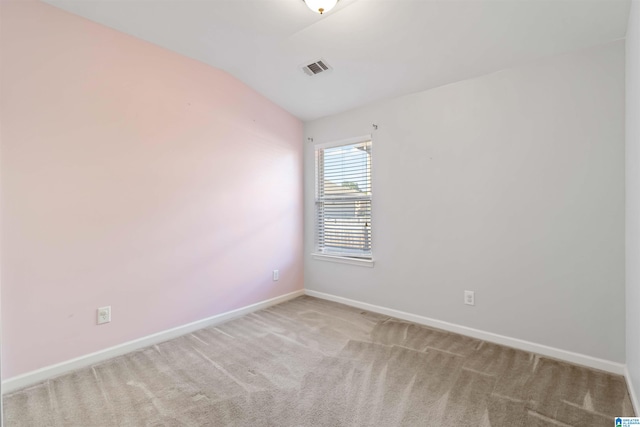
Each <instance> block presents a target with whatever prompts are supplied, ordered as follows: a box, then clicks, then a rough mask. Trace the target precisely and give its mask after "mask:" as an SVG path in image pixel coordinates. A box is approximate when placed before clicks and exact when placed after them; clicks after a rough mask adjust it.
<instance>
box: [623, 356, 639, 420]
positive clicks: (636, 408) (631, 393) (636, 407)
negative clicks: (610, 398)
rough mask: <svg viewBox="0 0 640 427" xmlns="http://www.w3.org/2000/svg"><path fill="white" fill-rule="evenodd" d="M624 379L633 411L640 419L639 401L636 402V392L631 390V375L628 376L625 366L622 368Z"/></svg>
mask: <svg viewBox="0 0 640 427" xmlns="http://www.w3.org/2000/svg"><path fill="white" fill-rule="evenodd" d="M624 378H625V380H627V389H628V390H629V397H630V398H631V404H632V405H633V410H634V412H635V413H636V417H640V400H638V395H637V394H636V390H635V389H634V388H633V386H634V384H633V382H631V375H630V374H629V369H628V368H627V367H626V366H625V367H624Z"/></svg>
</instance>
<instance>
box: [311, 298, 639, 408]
mask: <svg viewBox="0 0 640 427" xmlns="http://www.w3.org/2000/svg"><path fill="white" fill-rule="evenodd" d="M305 294H306V295H309V296H312V297H317V298H322V299H326V300H329V301H334V302H339V303H341V304H345V305H349V306H352V307H357V308H360V309H363V310H367V311H372V312H374V313H379V314H384V315H387V316H391V317H396V318H398V319H402V320H407V321H409V322H414V323H418V324H421V325H425V326H430V327H433V328H438V329H443V330H445V331H449V332H455V333H457V334H461V335H466V336H469V337H473V338H477V339H480V340H483V341H489V342H492V343H496V344H501V345H505V346H507V347H513V348H517V349H519V350H524V351H528V352H530V353H537V354H541V355H543V356H548V357H551V358H554V359H558V360H563V361H566V362H570V363H574V364H577V365H583V366H587V367H590V368H595V369H600V370H602V371H607V372H611V373H613V374H618V375H624V374H625V368H626V366H625V365H624V364H622V363H617V362H612V361H609V360H604V359H598V358H596V357H591V356H587V355H584V354H580V353H574V352H571V351H567V350H561V349H559V348H554V347H549V346H546V345H542V344H536V343H533V342H529V341H524V340H520V339H517V338H511V337H507V336H504V335H498V334H494V333H492V332H485V331H481V330H479V329H474V328H469V327H467V326H461V325H456V324H454V323H449V322H444V321H442V320H436V319H431V318H429V317H425V316H420V315H417V314H411V313H407V312H404V311H400V310H394V309H392V308H387V307H382V306H379V305H373V304H368V303H366V302H360V301H356V300H352V299H348V298H343V297H339V296H336V295H331V294H325V293H323V292H317V291H312V290H310V289H305ZM636 411H637V409H636Z"/></svg>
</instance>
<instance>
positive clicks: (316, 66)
mask: <svg viewBox="0 0 640 427" xmlns="http://www.w3.org/2000/svg"><path fill="white" fill-rule="evenodd" d="M331 70H332V68H331V67H330V66H329V64H327V61H325V60H324V59H318V60H317V61H315V62H312V63H311V64H307V65H303V66H302V71H304V72H305V74H306V75H308V76H315V75H316V74H320V73H326V72H327V71H331Z"/></svg>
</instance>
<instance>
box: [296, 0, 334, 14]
mask: <svg viewBox="0 0 640 427" xmlns="http://www.w3.org/2000/svg"><path fill="white" fill-rule="evenodd" d="M304 2H305V3H306V4H307V6H308V7H309V9H311V10H313V11H314V12H315V13H319V14H320V15H322V14H323V13H325V12H329V11H330V10H331V9H333V7H334V6H335V5H336V3H338V0H304Z"/></svg>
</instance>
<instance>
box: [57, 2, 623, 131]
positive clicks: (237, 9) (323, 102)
mask: <svg viewBox="0 0 640 427" xmlns="http://www.w3.org/2000/svg"><path fill="white" fill-rule="evenodd" d="M47 3H50V4H52V5H54V6H57V7H60V8H62V9H65V10H68V11H70V12H72V13H75V14H78V15H81V16H83V17H86V18H88V19H91V20H93V21H95V22H98V23H101V24H104V25H106V26H108V27H111V28H114V29H117V30H120V31H123V32H125V33H127V34H130V35H133V36H136V37H138V38H140V39H143V40H146V41H149V42H151V43H154V44H157V45H159V46H163V47H165V48H167V49H170V50H172V51H175V52H178V53H181V54H183V55H186V56H188V57H191V58H194V59H197V60H200V61H202V62H205V63H207V64H210V65H212V66H214V67H217V68H221V69H223V70H226V71H227V72H229V73H230V74H232V75H234V76H235V77H237V78H238V79H240V80H242V81H243V82H245V83H246V84H247V85H249V86H251V87H252V88H254V89H255V90H257V91H258V92H260V93H262V94H263V95H265V96H266V97H267V98H269V99H271V100H272V101H273V102H275V103H276V104H278V105H280V106H281V107H283V108H284V109H286V110H287V111H289V112H290V113H292V114H293V115H295V116H297V117H299V118H300V119H302V120H311V119H315V118H319V117H322V116H326V115H331V114H335V113H338V112H341V111H345V110H349V109H351V108H355V107H358V106H360V105H363V104H367V103H370V102H374V101H376V100H381V99H385V98H389V97H394V96H398V95H403V94H407V93H411V92H416V91H420V90H426V89H429V88H433V87H437V86H441V85H444V84H448V83H452V82H455V81H459V80H463V79H467V78H471V77H475V76H479V75H482V74H486V73H490V72H493V71H497V70H500V69H503V68H506V67H510V66H515V65H519V64H523V63H526V62H527V61H532V60H535V59H537V58H540V57H543V56H546V55H551V54H557V53H562V52H568V51H571V50H576V49H582V48H586V47H589V46H594V45H598V44H604V43H608V42H611V41H614V40H617V39H621V38H624V36H625V31H626V24H627V17H628V13H629V1H628V0H595V1H594V0H340V1H339V2H338V5H337V6H336V7H335V9H333V10H332V11H331V12H329V13H327V14H325V15H323V16H321V15H318V14H315V13H313V12H311V11H310V10H309V9H308V8H307V7H306V6H305V4H304V3H303V1H302V0H47ZM320 58H323V59H324V60H325V61H326V62H327V63H328V64H329V65H330V66H331V67H333V70H331V71H330V72H326V73H321V74H318V75H316V76H313V77H310V76H308V75H306V74H305V73H303V72H302V71H301V68H300V67H301V66H302V65H305V64H307V63H309V62H313V61H315V60H317V59H320Z"/></svg>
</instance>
